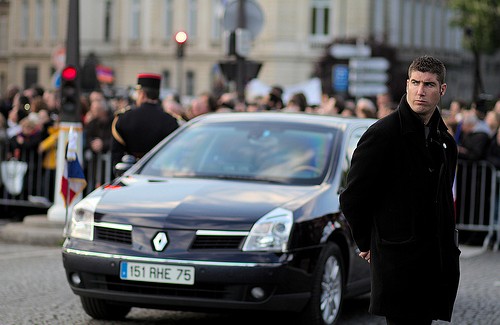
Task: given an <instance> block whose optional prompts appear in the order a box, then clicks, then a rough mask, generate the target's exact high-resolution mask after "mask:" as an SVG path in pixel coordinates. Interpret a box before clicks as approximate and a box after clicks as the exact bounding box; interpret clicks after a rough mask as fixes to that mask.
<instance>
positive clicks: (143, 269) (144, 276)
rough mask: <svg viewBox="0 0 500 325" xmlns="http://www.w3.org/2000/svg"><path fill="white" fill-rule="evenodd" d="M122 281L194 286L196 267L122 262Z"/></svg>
mask: <svg viewBox="0 0 500 325" xmlns="http://www.w3.org/2000/svg"><path fill="white" fill-rule="evenodd" d="M120 279H122V280H130V281H145V282H158V283H173V284H187V285H191V284H194V267H192V266H179V265H165V264H148V263H133V262H121V264H120Z"/></svg>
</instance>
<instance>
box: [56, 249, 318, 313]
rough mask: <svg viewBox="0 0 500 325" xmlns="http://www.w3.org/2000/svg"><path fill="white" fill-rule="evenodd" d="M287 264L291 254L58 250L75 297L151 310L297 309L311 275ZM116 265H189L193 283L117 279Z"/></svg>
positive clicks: (307, 291)
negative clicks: (258, 257)
mask: <svg viewBox="0 0 500 325" xmlns="http://www.w3.org/2000/svg"><path fill="white" fill-rule="evenodd" d="M291 260H293V256H292V255H289V256H288V258H287V259H286V260H285V261H283V262H274V263H261V262H256V263H253V262H217V261H204V260H196V261H195V260H178V259H165V258H157V257H140V256H133V255H118V254H108V253H99V252H93V251H89V250H79V249H73V248H68V247H65V248H63V264H64V267H65V270H66V275H67V279H68V282H69V284H70V287H71V289H72V290H73V292H74V293H75V294H77V295H80V296H86V297H90V298H95V299H103V300H107V301H112V302H115V303H120V304H125V305H129V306H135V307H144V308H156V309H178V310H184V309H188V310H222V309H224V310H228V309H229V310H230V309H233V310H267V311H299V310H301V309H303V308H304V306H305V305H306V304H307V302H308V300H309V297H310V283H311V274H310V273H309V272H306V271H305V270H304V269H302V268H299V267H296V266H295V265H297V264H296V263H290V261H291ZM122 261H129V262H142V263H153V264H165V265H183V266H193V267H194V268H195V283H194V285H180V284H165V283H156V282H142V281H128V280H122V279H120V263H121V262H122ZM75 275H77V278H78V279H79V280H80V282H79V283H78V281H75V280H74V279H75ZM256 292H258V293H259V294H258V295H256V294H255V293H256ZM261 295H262V296H261Z"/></svg>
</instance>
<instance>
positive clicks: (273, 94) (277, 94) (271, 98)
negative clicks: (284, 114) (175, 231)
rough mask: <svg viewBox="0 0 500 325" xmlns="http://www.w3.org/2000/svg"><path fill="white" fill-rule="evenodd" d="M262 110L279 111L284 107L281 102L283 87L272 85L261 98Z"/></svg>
mask: <svg viewBox="0 0 500 325" xmlns="http://www.w3.org/2000/svg"><path fill="white" fill-rule="evenodd" d="M262 104H263V106H264V110H266V111H280V110H282V109H283V107H285V103H284V102H283V87H281V86H279V85H274V86H272V87H271V90H270V91H269V93H268V94H267V96H265V97H264V100H263V103H262Z"/></svg>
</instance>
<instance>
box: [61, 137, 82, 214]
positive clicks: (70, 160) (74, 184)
mask: <svg viewBox="0 0 500 325" xmlns="http://www.w3.org/2000/svg"><path fill="white" fill-rule="evenodd" d="M68 138H69V140H68V151H67V154H66V160H65V164H64V171H63V175H62V179H61V194H62V196H63V198H64V205H65V206H70V205H71V203H72V202H73V200H74V199H75V198H76V197H77V196H78V195H79V194H80V193H82V192H83V190H84V189H85V187H87V181H86V179H85V175H84V173H83V168H82V166H81V165H80V162H79V161H78V156H77V154H76V139H77V135H76V133H75V132H74V131H73V128H71V129H70V131H69V135H68Z"/></svg>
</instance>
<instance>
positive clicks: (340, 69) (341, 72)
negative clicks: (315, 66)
mask: <svg viewBox="0 0 500 325" xmlns="http://www.w3.org/2000/svg"><path fill="white" fill-rule="evenodd" d="M332 74H333V76H332V80H333V90H334V91H337V92H347V89H348V87H349V66H348V65H347V64H336V65H334V66H333V71H332Z"/></svg>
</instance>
